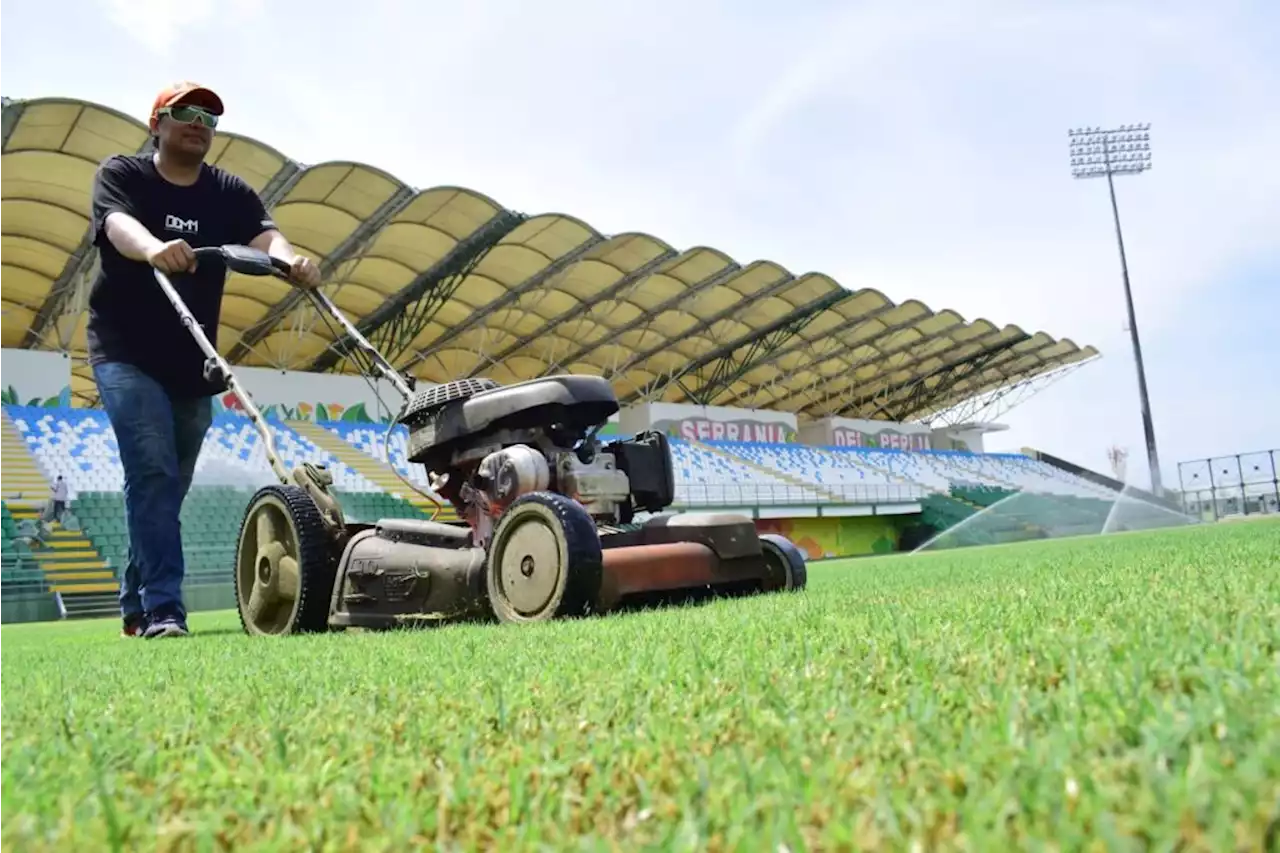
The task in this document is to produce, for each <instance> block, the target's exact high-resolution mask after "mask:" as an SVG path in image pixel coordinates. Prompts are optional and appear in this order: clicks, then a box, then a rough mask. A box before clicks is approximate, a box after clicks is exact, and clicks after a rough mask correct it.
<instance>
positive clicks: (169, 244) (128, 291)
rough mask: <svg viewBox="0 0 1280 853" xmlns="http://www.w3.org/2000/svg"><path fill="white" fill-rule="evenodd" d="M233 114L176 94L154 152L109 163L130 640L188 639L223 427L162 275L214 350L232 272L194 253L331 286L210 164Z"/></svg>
mask: <svg viewBox="0 0 1280 853" xmlns="http://www.w3.org/2000/svg"><path fill="white" fill-rule="evenodd" d="M222 114H223V103H222V99H221V98H220V97H218V95H217V94H215V93H214V92H213V91H211V90H210V89H208V88H206V87H204V86H200V85H198V84H195V83H190V82H183V83H178V84H176V85H174V86H171V87H169V88H168V89H165V90H164V91H163V92H161V93H160V94H159V95H158V96H157V97H156V100H155V103H154V105H153V106H152V109H151V117H150V126H151V132H152V135H153V137H154V140H155V152H154V153H150V154H138V155H117V156H113V157H110V158H108V159H107V160H106V161H104V162H103V163H102V165H101V166H100V167H99V169H98V172H97V174H96V176H95V179H94V185H93V210H92V219H93V229H94V243H95V245H97V247H98V249H99V252H100V256H101V271H100V272H99V273H98V277H97V279H96V280H95V281H94V283H93V288H92V290H91V292H90V296H89V324H88V330H87V331H88V348H89V363H90V365H91V366H92V369H93V375H94V380H95V381H96V383H97V386H98V393H99V396H100V397H101V400H102V405H103V408H104V409H106V412H107V417H108V418H109V419H110V420H111V426H112V429H113V430H114V431H115V435H116V441H117V442H118V443H119V447H120V461H121V463H122V465H123V467H124V499H125V510H126V515H127V522H128V528H129V564H128V566H127V568H126V569H125V572H124V577H123V578H122V579H121V583H120V611H121V615H122V617H123V619H124V629H123V632H124V634H125V635H126V636H139V635H140V636H144V637H169V636H183V635H185V634H186V633H187V624H186V608H185V606H184V604H183V601H182V580H183V576H184V573H185V565H184V560H183V554H182V536H181V529H180V524H179V512H180V510H181V509H182V502H183V500H184V499H185V497H186V494H187V490H188V489H189V488H190V486H191V479H192V476H193V474H194V472H195V464H196V458H197V457H198V456H199V454H200V447H201V444H202V443H203V442H204V437H205V432H206V431H207V430H208V428H209V425H210V423H211V421H212V401H211V397H212V396H213V395H215V394H217V393H218V392H219V391H221V390H222V388H221V387H219V386H218V385H217V384H216V383H215V382H213V381H211V380H209V379H206V378H205V375H204V364H205V355H204V354H203V353H202V352H201V349H200V347H199V346H198V345H197V343H196V341H195V340H194V338H193V337H192V335H191V333H190V332H189V331H188V330H187V329H186V328H185V327H184V326H183V323H182V320H181V318H180V317H179V315H178V314H177V313H175V312H174V310H173V308H172V307H171V305H170V303H169V300H168V298H167V297H166V295H165V293H164V292H163V291H162V290H161V289H160V288H159V287H157V286H156V280H155V278H154V271H153V268H154V270H159V271H160V272H162V273H165V274H166V275H174V276H175V277H174V279H173V285H174V287H175V288H176V289H177V290H178V292H179V293H180V294H181V297H182V299H183V301H185V302H186V304H187V306H188V307H189V308H190V311H191V315H192V316H193V317H194V318H195V320H196V321H197V322H198V323H199V324H200V326H201V327H202V328H203V330H204V333H205V335H207V336H208V337H209V339H210V340H212V341H214V342H215V344H216V340H217V332H218V317H219V313H220V310H221V305H222V292H223V286H224V283H225V278H226V269H225V267H223V266H222V265H220V264H205V265H204V266H203V267H202V266H200V265H199V264H197V261H196V255H195V253H194V251H193V249H194V248H199V247H208V246H221V245H224V244H241V245H248V246H252V247H253V248H255V249H259V250H261V251H264V252H266V253H268V254H269V255H271V256H273V257H275V258H278V259H279V260H281V261H283V262H284V263H285V264H287V265H288V266H289V273H288V278H289V281H291V282H292V283H294V284H297V285H299V286H301V287H304V288H314V287H316V286H317V285H318V284H319V283H320V272H319V270H318V269H317V268H316V266H315V264H313V263H312V262H311V261H310V260H309V259H307V258H305V257H303V256H301V255H299V254H297V253H296V252H295V251H294V249H293V247H292V246H291V245H290V243H289V241H288V240H287V239H286V238H285V237H284V235H283V234H281V233H280V231H279V230H278V229H277V228H276V225H275V223H274V222H273V221H272V220H271V217H270V216H269V215H268V213H267V210H266V206H265V205H264V204H263V202H262V199H261V198H259V197H258V194H257V193H256V192H254V190H253V188H251V187H250V186H249V185H248V184H247V183H245V182H244V181H243V180H241V179H240V178H239V177H237V176H235V175H233V174H231V173H229V172H227V171H225V170H223V169H220V168H218V167H217V166H213V165H210V164H207V163H205V162H204V160H205V157H206V156H207V155H208V153H209V148H210V146H211V144H212V142H213V134H214V128H216V127H217V124H218V118H219V117H220V116H221V115H222ZM179 273H181V274H182V275H177V274H179Z"/></svg>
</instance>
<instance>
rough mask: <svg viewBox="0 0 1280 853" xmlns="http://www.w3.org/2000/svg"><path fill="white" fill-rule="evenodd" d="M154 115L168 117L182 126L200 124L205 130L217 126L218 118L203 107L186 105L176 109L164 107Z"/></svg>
mask: <svg viewBox="0 0 1280 853" xmlns="http://www.w3.org/2000/svg"><path fill="white" fill-rule="evenodd" d="M156 115H162V116H168V117H169V118H171V119H173V120H174V121H177V122H182V123H183V124H195V123H196V122H200V123H201V124H203V125H204V126H205V127H207V128H211V129H212V128H215V127H217V126H218V117H217V116H216V115H214V114H213V113H211V112H209V111H208V110H206V109H204V108H203V107H193V106H190V105H187V104H183V105H181V106H176V107H164V108H162V109H160V110H157V112H156Z"/></svg>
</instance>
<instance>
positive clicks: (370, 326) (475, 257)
mask: <svg viewBox="0 0 1280 853" xmlns="http://www.w3.org/2000/svg"><path fill="white" fill-rule="evenodd" d="M524 220H525V217H524V216H522V215H520V214H518V213H513V212H511V211H509V210H500V211H499V212H498V213H496V214H494V215H493V216H492V217H491V218H490V219H489V220H488V221H487V222H485V224H483V225H481V226H480V227H479V228H477V229H476V230H475V231H473V232H472V233H470V234H468V235H467V236H466V237H464V238H463V239H462V240H459V241H458V243H457V244H456V245H455V246H454V247H453V248H452V249H450V250H449V252H448V253H446V254H445V256H444V257H443V258H441V259H440V260H439V261H437V262H436V263H434V264H432V265H431V266H430V267H429V268H427V269H426V270H424V271H423V272H421V273H419V274H418V275H417V276H415V277H414V279H413V281H411V282H409V283H408V284H407V285H405V286H404V287H403V288H401V289H400V290H399V292H397V293H396V294H395V295H394V296H392V297H391V298H390V299H388V300H387V301H386V302H385V303H384V304H383V305H381V306H380V307H379V308H377V309H376V310H375V311H373V312H372V313H370V314H368V315H367V316H365V317H364V318H363V319H361V320H360V322H358V323H356V324H355V325H356V329H357V330H359V332H360V334H362V335H364V336H365V338H366V339H367V340H368V341H369V343H370V344H372V345H373V346H374V347H375V348H376V349H377V350H378V351H379V352H381V353H382V355H383V357H384V358H386V359H387V361H389V362H391V363H392V364H394V363H395V361H396V359H398V358H400V356H402V355H404V353H405V351H406V350H408V348H409V345H410V344H411V343H412V341H413V340H414V339H415V338H416V337H417V336H418V335H419V334H421V333H422V330H423V329H424V328H425V327H426V325H427V323H429V322H431V320H432V318H434V317H435V315H436V312H438V311H439V310H440V308H441V306H443V305H444V304H445V303H446V302H448V301H449V299H451V298H452V297H453V294H454V293H456V292H457V290H458V286H459V285H461V284H462V282H463V280H465V279H466V277H467V276H468V275H470V274H471V271H472V270H473V269H475V267H476V265H477V264H478V263H480V261H481V260H483V259H484V257H485V255H487V254H488V253H489V250H490V249H492V248H493V247H494V246H496V245H497V244H498V243H499V242H500V241H501V240H502V238H503V237H506V236H507V235H508V234H510V233H511V232H512V231H513V230H515V228H516V227H517V226H518V225H519V224H520V223H521V222H524ZM354 345H355V341H354V339H352V338H351V337H350V336H349V335H346V334H343V335H342V336H341V337H340V338H338V340H336V341H334V342H333V343H332V344H330V345H329V347H328V348H327V349H325V351H324V352H322V353H320V354H319V355H318V356H316V357H315V359H314V360H313V361H312V362H311V364H310V365H308V367H307V368H306V369H307V370H313V371H325V370H331V369H332V368H334V367H335V366H337V364H338V363H339V362H340V361H341V360H342V359H343V358H345V357H346V356H347V355H348V354H349V353H350V352H351V349H352V347H353V346H354Z"/></svg>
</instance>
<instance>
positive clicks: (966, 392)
mask: <svg viewBox="0 0 1280 853" xmlns="http://www.w3.org/2000/svg"><path fill="white" fill-rule="evenodd" d="M1053 346H1054V344H1053V343H1048V344H1045V345H1044V346H1041V347H1038V348H1036V349H1034V350H1028V351H1026V352H1022V353H1008V352H1006V353H1002V354H1000V355H998V356H996V357H995V358H992V359H991V360H989V361H988V362H986V363H985V364H983V365H982V366H981V367H980V368H977V369H973V370H969V371H968V372H966V373H965V374H964V375H962V376H960V377H958V378H957V380H956V381H955V382H953V383H952V384H951V385H950V386H949V387H947V388H946V389H945V391H942V392H940V391H939V390H938V388H936V387H935V388H932V389H929V390H930V393H929V394H928V395H926V396H923V397H919V398H918V399H919V404H918V405H915V406H914V407H913V408H911V409H909V410H907V415H909V416H910V415H914V414H916V413H918V412H925V413H929V412H937V411H942V410H945V409H947V408H949V407H952V406H955V405H958V404H959V403H960V402H963V401H964V400H965V399H966V398H968V397H979V396H982V395H983V394H987V393H991V392H992V391H995V390H997V389H999V388H1003V387H1006V386H1008V385H1010V384H1013V383H1016V382H1019V381H1022V380H1024V379H1027V378H1030V377H1032V376H1034V375H1037V374H1039V373H1046V372H1048V371H1051V370H1053V369H1054V368H1053V367H1052V366H1050V365H1049V364H1047V363H1046V362H1045V361H1044V359H1043V358H1042V357H1039V356H1038V353H1040V352H1041V351H1043V350H1046V349H1049V348H1051V347H1053ZM1028 355H1036V356H1037V360H1036V362H1035V364H1032V365H1030V366H1029V367H1025V368H1022V369H1021V370H1018V371H1017V372H1015V373H1003V374H1002V376H1001V378H1000V379H999V380H997V382H996V384H995V385H993V386H992V387H989V388H987V389H985V390H981V389H978V388H975V387H971V385H972V383H974V382H978V383H982V382H983V381H984V380H982V379H981V375H980V374H982V373H985V372H986V371H989V370H993V369H995V368H1000V369H1001V371H1004V369H1005V368H1006V367H1007V366H1008V365H1009V364H1010V363H1012V362H1017V361H1020V360H1022V359H1023V358H1024V357H1026V356H1028ZM1006 356H1007V357H1006ZM911 399H916V398H911ZM890 402H891V403H893V404H897V403H899V402H902V401H901V400H899V399H895V400H892V401H890ZM907 402H910V400H908V401H907Z"/></svg>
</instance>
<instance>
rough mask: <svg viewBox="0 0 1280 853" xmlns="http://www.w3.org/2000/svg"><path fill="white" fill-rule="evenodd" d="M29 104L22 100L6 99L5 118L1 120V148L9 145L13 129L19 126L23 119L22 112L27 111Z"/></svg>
mask: <svg viewBox="0 0 1280 853" xmlns="http://www.w3.org/2000/svg"><path fill="white" fill-rule="evenodd" d="M26 110H27V105H26V104H25V103H23V102H22V101H15V100H13V99H11V98H5V99H4V113H3V116H4V117H3V120H2V121H0V127H2V129H0V134H3V136H2V137H0V150H2V149H3V148H7V147H8V146H9V137H10V136H12V135H13V130H14V128H16V127H17V126H18V122H19V121H20V120H21V119H22V114H23V113H24V112H26Z"/></svg>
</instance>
